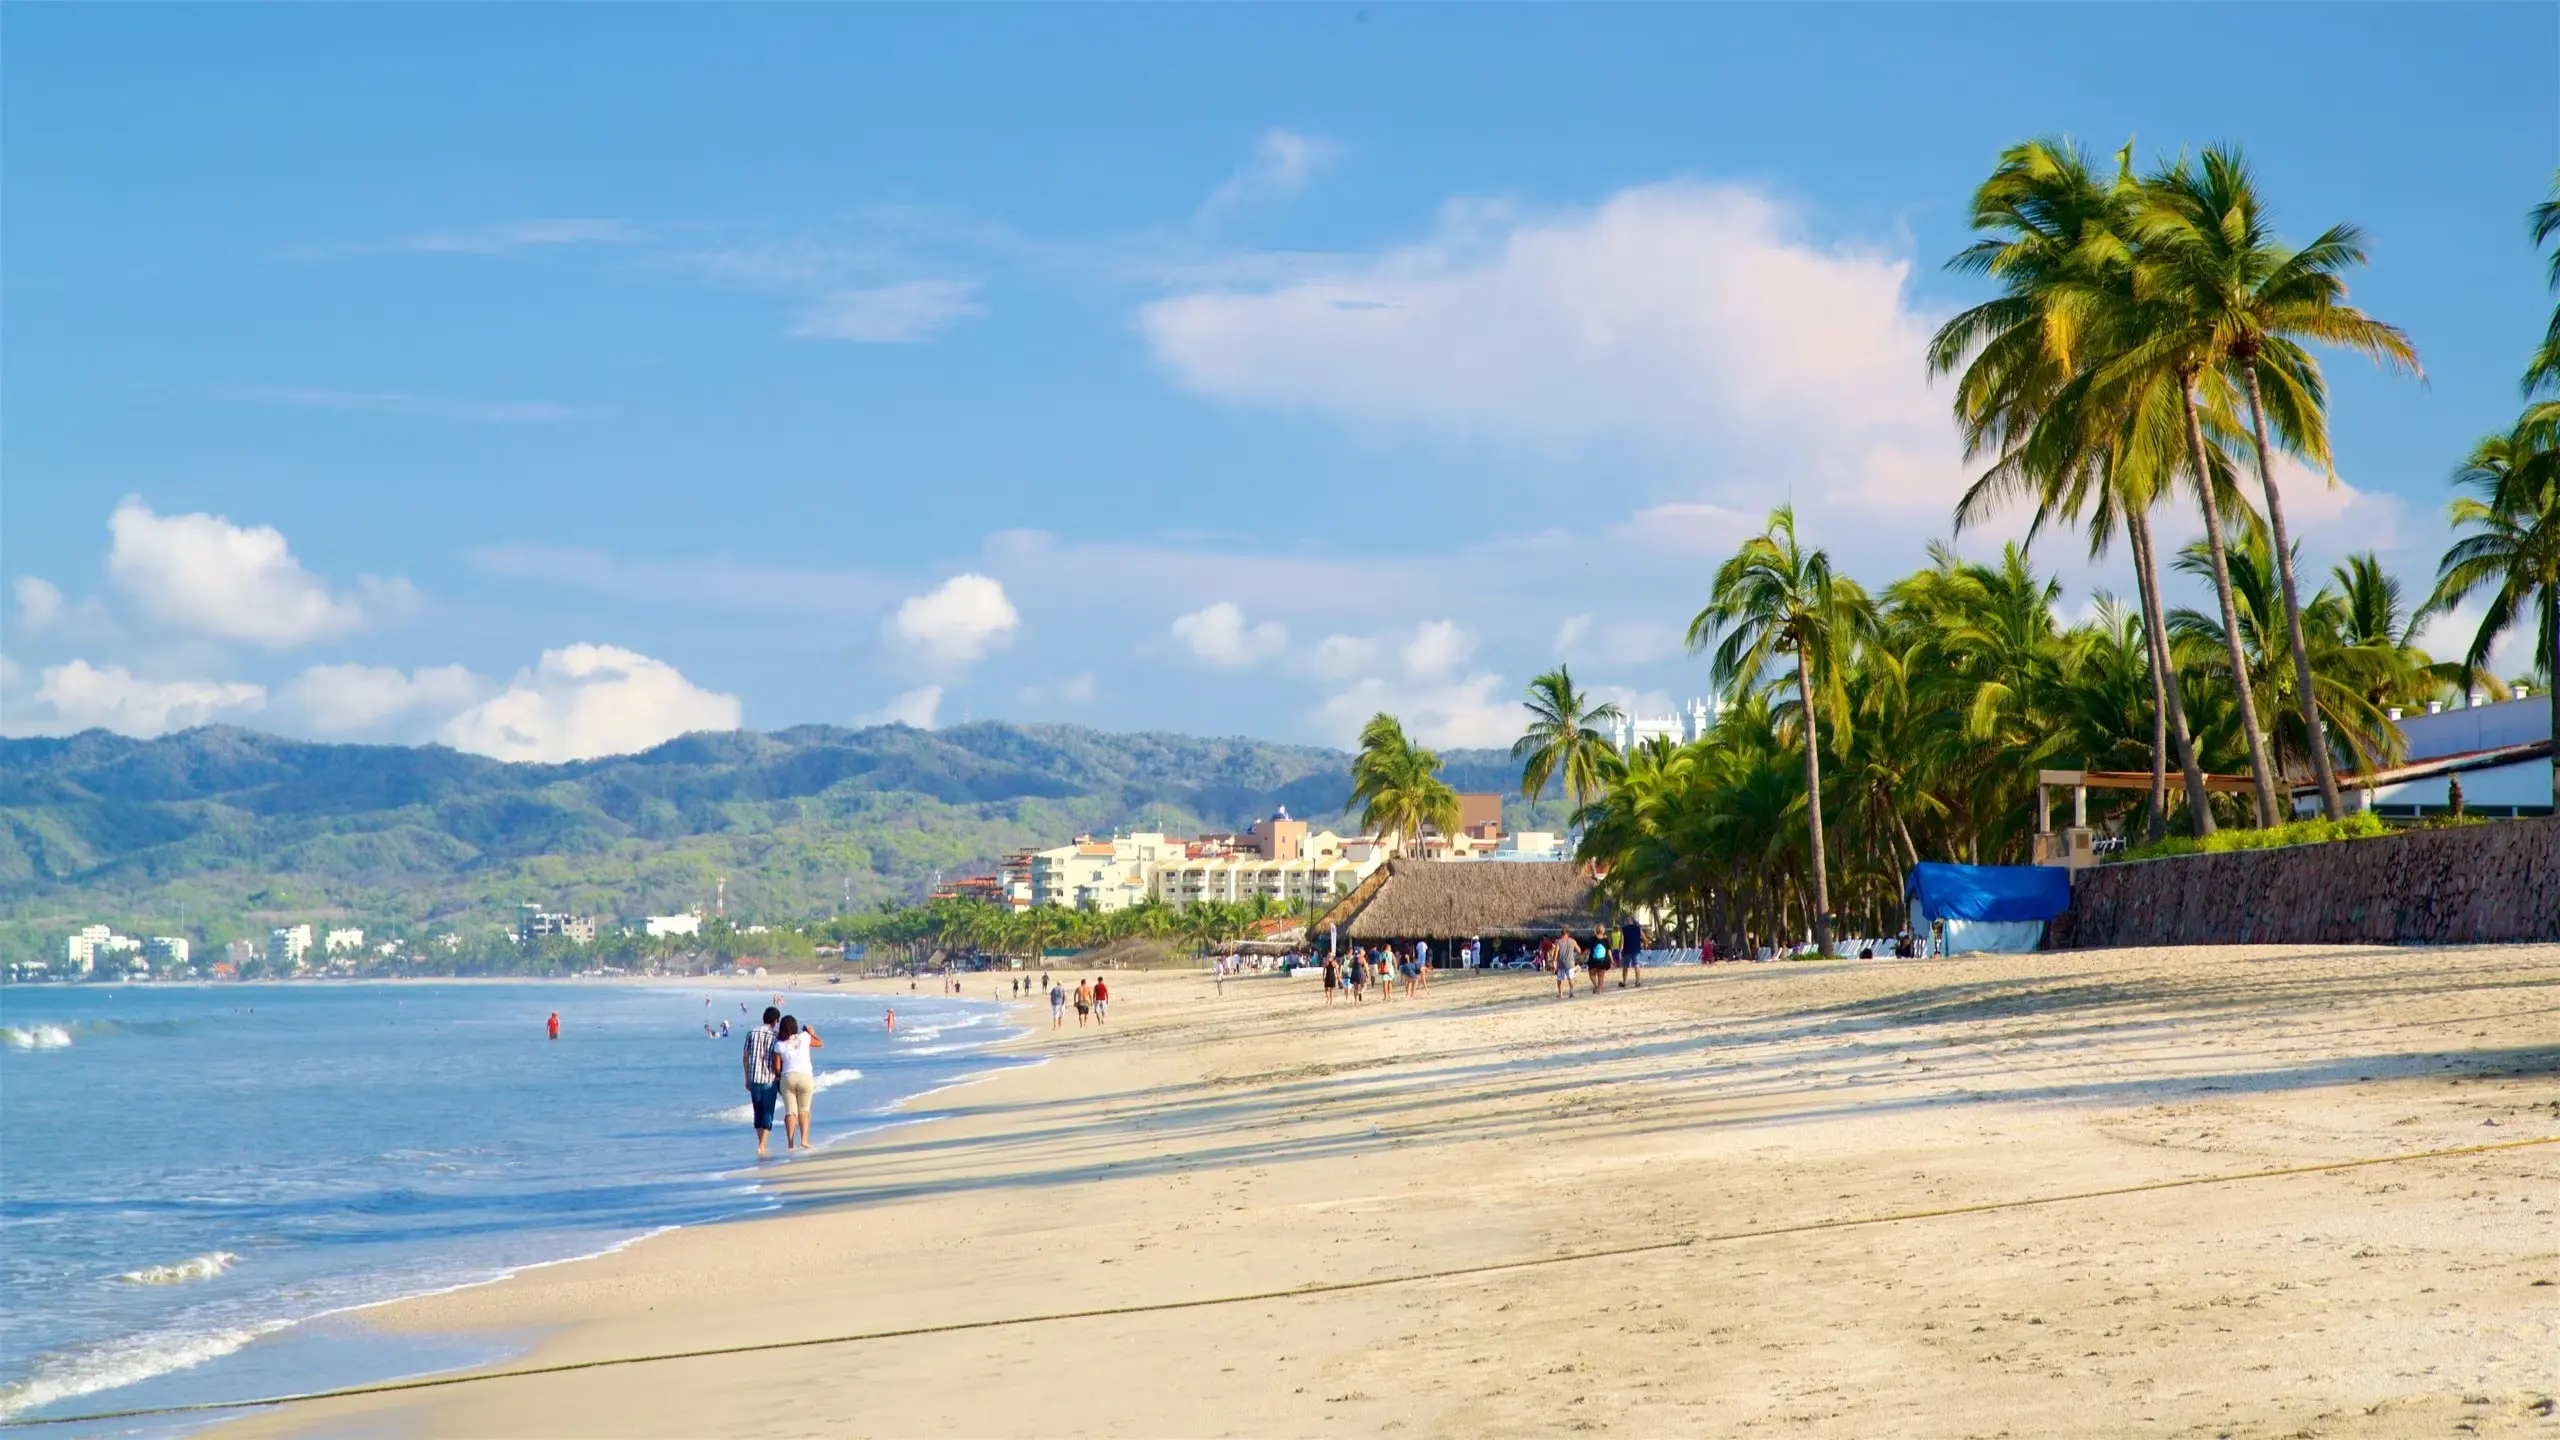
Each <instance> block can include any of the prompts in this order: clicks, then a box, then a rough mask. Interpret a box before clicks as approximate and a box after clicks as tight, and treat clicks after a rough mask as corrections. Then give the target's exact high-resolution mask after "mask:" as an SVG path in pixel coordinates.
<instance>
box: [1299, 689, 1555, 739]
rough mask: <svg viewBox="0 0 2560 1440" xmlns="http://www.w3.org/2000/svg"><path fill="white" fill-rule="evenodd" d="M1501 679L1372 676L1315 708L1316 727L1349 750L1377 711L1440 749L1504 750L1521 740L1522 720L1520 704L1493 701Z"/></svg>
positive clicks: (1499, 700) (1501, 699) (1416, 737)
mask: <svg viewBox="0 0 2560 1440" xmlns="http://www.w3.org/2000/svg"><path fill="white" fill-rule="evenodd" d="M1501 686H1502V677H1500V676H1498V675H1470V676H1468V677H1466V678H1465V679H1463V680H1451V681H1446V682H1441V683H1423V684H1417V683H1412V682H1409V681H1404V680H1400V679H1397V678H1393V677H1388V676H1380V675H1373V676H1370V677H1368V678H1366V679H1363V680H1360V681H1357V682H1355V683H1354V684H1352V685H1350V686H1349V687H1347V688H1345V689H1342V690H1338V691H1336V692H1334V693H1333V694H1331V695H1328V696H1326V697H1325V699H1324V703H1323V704H1321V705H1319V706H1317V707H1316V711H1315V714H1314V716H1313V717H1312V719H1313V723H1314V725H1315V728H1316V730H1317V732H1318V733H1319V734H1321V735H1322V736H1323V737H1324V738H1325V739H1326V740H1328V741H1331V742H1332V743H1334V744H1337V745H1348V744H1350V743H1351V741H1352V740H1353V739H1354V738H1356V737H1357V736H1358V735H1359V733H1360V727H1361V726H1362V725H1364V724H1366V723H1368V719H1369V717H1370V716H1372V715H1375V714H1377V713H1378V712H1380V711H1385V712H1386V713H1387V714H1390V715H1393V716H1395V717H1396V718H1397V719H1399V720H1401V721H1403V722H1404V727H1405V731H1406V733H1408V734H1410V735H1412V736H1413V737H1414V738H1415V739H1416V740H1419V741H1420V742H1422V743H1423V744H1425V745H1431V746H1437V747H1440V748H1444V749H1447V748H1468V747H1476V746H1497V745H1508V744H1510V743H1511V742H1512V741H1514V740H1517V739H1519V738H1520V729H1521V726H1522V725H1523V724H1524V723H1525V717H1524V716H1523V715H1522V713H1521V709H1520V705H1519V702H1518V701H1516V700H1512V699H1509V698H1507V697H1500V698H1498V697H1497V694H1496V692H1497V691H1499V690H1500V689H1501Z"/></svg>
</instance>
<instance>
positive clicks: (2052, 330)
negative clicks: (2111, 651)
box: [1929, 139, 2213, 841]
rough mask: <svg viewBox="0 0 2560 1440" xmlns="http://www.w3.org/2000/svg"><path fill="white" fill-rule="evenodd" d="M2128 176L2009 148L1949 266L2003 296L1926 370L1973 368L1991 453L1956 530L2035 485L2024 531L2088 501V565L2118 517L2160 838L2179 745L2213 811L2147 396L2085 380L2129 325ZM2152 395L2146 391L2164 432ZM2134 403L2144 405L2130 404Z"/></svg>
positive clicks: (1961, 416)
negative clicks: (2161, 547)
mask: <svg viewBox="0 0 2560 1440" xmlns="http://www.w3.org/2000/svg"><path fill="white" fill-rule="evenodd" d="M2131 169H2132V147H2130V146H2127V147H2126V149H2125V150H2124V151H2123V152H2120V153H2119V154H2118V156H2117V178H2116V180H2115V182H2114V183H2113V184H2112V185H2109V184H2106V183H2103V182H2101V181H2100V180H2098V179H2097V177H2096V175H2095V174H2094V172H2093V171H2092V169H2091V167H2090V165H2089V163H2088V160H2087V159H2086V158H2085V157H2084V156H2083V155H2082V154H2081V153H2080V151H2079V149H2078V147H2076V146H2075V145H2073V144H2072V143H2071V142H2070V141H2069V140H2064V139H2045V140H2031V141H2028V142H2026V143H2024V144H2021V145H2017V146H2013V147H2011V149H2009V150H2008V151H2007V152H2006V153H2004V154H2003V155H2002V156H2001V158H2000V163H1999V166H1998V167H1997V168H1996V169H1995V170H1994V171H1993V172H1992V174H1991V177H1990V178H1989V179H1988V180H1986V181H1984V182H1983V184H1982V186H1981V188H1980V189H1978V190H1977V191H1975V193H1974V199H1973V226H1974V228H1975V229H1976V230H1977V231H1981V232H1984V233H1985V235H1986V238H1984V239H1982V240H1980V241H1977V242H1976V243H1975V244H1973V245H1972V246H1970V247H1968V248H1967V249H1965V250H1964V251H1962V252H1959V253H1958V254H1957V255H1956V256H1955V258H1954V259H1952V260H1950V261H1949V262H1948V268H1949V269H1952V270H1958V271H1963V272H1968V273H1975V274H1982V275H1987V276H1991V277H1993V278H1996V279H1998V280H1999V281H2000V282H2001V285H2002V293H2001V294H2000V295H1999V296H1998V297H1997V298H1995V299H1993V300H1989V301H1985V302H1984V303H1982V304H1980V305H1977V306H1974V307H1973V308H1972V309H1970V310H1967V311H1964V312H1963V313H1961V314H1959V315H1957V316H1956V317H1955V318H1954V319H1951V320H1949V321H1948V322H1947V323H1946V324H1945V325H1944V326H1942V327H1940V329H1939V331H1938V333H1937V334H1936V336H1934V337H1933V338H1932V340H1931V342H1930V350H1929V368H1930V371H1931V373H1933V374H1944V373H1946V372H1948V371H1950V370H1953V369H1955V368H1956V367H1957V365H1959V364H1962V365H1963V366H1964V369H1963V374H1962V376H1961V377H1960V378H1959V380H1958V382H1957V386H1956V395H1955V409H1956V416H1957V419H1958V420H1959V422H1960V423H1961V424H1962V425H1963V427H1964V433H1965V442H1966V453H1967V455H1968V457H1978V456H1981V455H1985V454H1992V455H1996V456H1997V457H1998V458H1997V462H1996V463H1995V464H1994V465H1993V466H1992V467H1991V469H1990V470H1989V471H1987V472H1986V473H1985V474H1984V475H1983V476H1982V477H1981V478H1980V479H1979V480H1977V481H1976V482H1975V484H1974V485H1973V486H1972V488H1971V489H1969V490H1968V491H1967V492H1966V494H1965V496H1964V498H1963V500H1962V501H1960V502H1959V503H1958V505H1957V507H1956V515H1955V528H1956V530H1957V531H1958V532H1959V533H1961V532H1962V531H1963V530H1964V529H1965V528H1966V527H1967V526H1968V525H1969V524H1972V523H1974V522H1975V521H1978V520H1980V519H1982V518H1985V517H1986V516H1987V515H1988V514H1989V513H1990V511H1991V510H1992V509H1993V508H1995V507H1996V506H1998V505H1999V504H2001V503H2004V502H2006V501H2008V500H2010V499H2013V498H2017V497H2018V496H2020V495H2022V494H2032V495H2033V496H2034V497H2035V499H2036V512H2035V517H2034V519H2033V521H2032V522H2031V523H2030V526H2029V530H2028V533H2029V535H2030V536H2033V535H2034V534H2036V533H2038V532H2040V531H2041V530H2042V529H2043V527H2044V525H2045V523H2046V522H2047V521H2048V519H2054V518H2059V519H2063V520H2076V519H2077V518H2078V517H2079V516H2080V514H2081V513H2082V512H2083V511H2084V510H2085V511H2087V512H2088V514H2089V517H2090V518H2089V521H2088V525H2089V550H2090V554H2091V556H2092V558H2095V557H2096V556H2097V555H2099V554H2101V553H2103V552H2104V550H2105V549H2106V546H2107V543H2108V540H2109V537H2110V536H2111V535H2112V533H2113V531H2114V529H2115V526H2116V524H2117V523H2118V520H2119V519H2121V522H2122V524H2123V526H2124V529H2125V533H2126V538H2127V540H2128V541H2129V544H2130V548H2131V550H2132V552H2133V565H2134V573H2135V578H2136V580H2137V582H2138V585H2137V595H2138V599H2139V603H2140V607H2141V613H2142V628H2143V643H2144V648H2145V651H2146V653H2147V654H2148V655H2149V656H2150V661H2151V665H2150V670H2151V675H2150V685H2151V688H2152V729H2153V740H2152V746H2151V755H2150V760H2151V775H2152V782H2151V792H2152V793H2151V810H2150V816H2151V818H2150V824H2151V827H2152V836H2151V838H2152V839H2153V840H2155V841H2156V840H2157V839H2159V838H2160V832H2161V828H2162V826H2163V825H2164V823H2165V819H2164V815H2165V811H2166V808H2167V805H2166V782H2167V773H2168V765H2169V763H2170V756H2171V754H2172V753H2174V754H2175V755H2176V757H2177V763H2178V765H2179V767H2180V769H2181V770H2182V771H2183V772H2184V774H2185V779H2186V787H2187V800H2188V810H2189V813H2190V814H2191V815H2192V816H2193V817H2194V824H2195V825H2196V827H2197V833H2199V834H2208V835H2209V834H2211V833H2212V832H2213V810H2212V807H2211V806H2210V805H2209V804H2208V803H2207V794H2206V791H2205V784H2204V772H2203V768H2202V767H2201V766H2200V765H2199V764H2198V763H2197V760H2196V755H2195V745H2194V741H2193V738H2192V737H2191V736H2190V735H2189V734H2188V731H2187V721H2186V702H2185V697H2184V696H2183V695H2181V694H2180V693H2179V687H2178V674H2177V671H2176V669H2175V668H2174V667H2173V666H2171V665H2170V664H2169V663H2168V648H2167V647H2168V634H2167V629H2166V621H2165V611H2164V609H2163V607H2162V603H2161V599H2160V592H2159V586H2158V584H2157V580H2156V576H2157V560H2156V558H2155V556H2154V555H2153V552H2152V545H2151V527H2150V521H2149V512H2150V509H2151V507H2152V505H2153V504H2155V503H2156V501H2157V498H2158V497H2159V496H2160V495H2161V494H2163V493H2164V492H2165V490H2166V488H2167V486H2166V481H2167V478H2168V469H2169V467H2168V466H2167V465H2165V464H2164V463H2163V455H2162V447H2161V446H2159V445H2158V444H2156V443H2155V444H2153V445H2151V446H2148V447H2145V446H2141V445H2136V444H2132V443H2129V441H2130V440H2131V439H2133V438H2135V437H2136V436H2138V435H2139V434H2140V430H2139V427H2138V424H2136V423H2135V422H2138V421H2139V420H2140V419H2141V418H2142V415H2143V410H2142V406H2141V405H2140V403H2139V402H2140V401H2141V400H2142V399H2143V398H2145V397H2144V393H2143V392H2142V391H2141V390H2139V389H2134V390H2119V391H2116V392H2107V393H2093V392H2092V391H2091V390H2090V388H2089V387H2088V385H2087V384H2086V383H2085V379H2084V377H2085V375H2086V374H2087V372H2088V371H2089V370H2090V369H2091V367H2092V366H2093V364H2094V362H2095V360H2096V359H2098V358H2099V352H2098V349H2097V346H2098V345H2101V344H2103V343H2104V342H2105V340H2106V339H2107V337H2109V336H2111V335H2114V334H2117V333H2120V332H2121V331H2122V329H2123V326H2122V325H2121V324H2120V323H2114V321H2115V317H2116V316H2118V315H2119V314H2120V313H2121V312H2122V311H2123V310H2124V309H2125V308H2126V301H2127V297H2128V295H2129V293H2130V292H2129V286H2130V276H2131V273H2132V271H2131V260H2132V250H2131V248H2130V246H2129V245H2128V244H2127V243H2126V240H2125V234H2126V232H2127V231H2128V230H2129V229H2130V228H2131V222H2132V219H2133V215H2134V203H2135V199H2136V197H2137V195H2138V193H2139V187H2138V186H2137V185H2136V184H2135V183H2134V181H2133V178H2132V174H2131ZM1968 356H1970V359H1968V358H1967V357H1968ZM2157 388H2158V387H2156V386H2154V387H2152V388H2151V394H2150V398H2151V399H2152V401H2153V404H2152V405H2151V411H2152V414H2151V417H2150V418H2151V419H2152V420H2153V421H2154V423H2155V426H2156V423H2157V421H2158V419H2159V418H2160V417H2159V414H2158V411H2159V406H2158V404H2157ZM2128 400H2131V401H2133V402H2135V403H2134V404H2133V405H2132V406H2131V408H2129V409H2127V408H2124V407H2125V404H2126V402H2127V401H2128ZM2111 404H2112V406H2113V407H2114V410H2113V412H2112V413H2111V410H2110V405H2111ZM2129 427H2131V428H2129Z"/></svg>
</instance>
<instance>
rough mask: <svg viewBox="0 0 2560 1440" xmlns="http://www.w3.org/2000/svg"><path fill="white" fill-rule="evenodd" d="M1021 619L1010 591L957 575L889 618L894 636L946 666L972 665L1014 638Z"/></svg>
mask: <svg viewBox="0 0 2560 1440" xmlns="http://www.w3.org/2000/svg"><path fill="white" fill-rule="evenodd" d="M1021 626H1022V616H1021V614H1020V613H1019V612H1018V611H1016V610H1015V609H1014V608H1013V602H1012V601H1011V600H1008V599H1006V598H1005V594H1004V586H1002V585H1000V584H998V583H997V582H996V581H994V580H993V579H990V578H989V577H987V576H984V575H975V574H971V575H954V576H952V577H951V578H950V579H948V580H945V581H944V582H942V584H941V585H940V586H939V587H937V588H935V589H933V590H928V591H926V592H925V593H924V594H922V595H914V596H910V597H908V599H907V602H906V603H905V604H903V605H900V606H899V607H898V613H897V614H895V615H893V616H891V617H890V618H889V633H890V634H891V635H892V636H894V637H895V638H897V639H899V640H903V641H905V642H906V643H908V644H910V645H913V646H915V647H916V648H918V649H920V650H922V651H924V652H925V653H926V654H928V655H930V656H932V657H933V658H935V659H937V660H940V661H942V662H943V663H945V664H952V665H966V664H968V663H970V662H972V661H975V660H978V659H980V658H982V657H984V656H985V655H986V653H987V651H988V650H990V649H992V648H994V647H995V646H998V645H1001V644H1003V643H1004V642H1005V641H1006V640H1008V639H1010V638H1011V637H1012V635H1013V632H1014V631H1016V630H1018V629H1020V628H1021Z"/></svg>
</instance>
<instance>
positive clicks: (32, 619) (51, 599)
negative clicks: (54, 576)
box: [10, 575, 63, 635]
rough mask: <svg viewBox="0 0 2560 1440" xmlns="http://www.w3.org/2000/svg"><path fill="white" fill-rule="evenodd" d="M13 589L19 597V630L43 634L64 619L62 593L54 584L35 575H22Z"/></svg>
mask: <svg viewBox="0 0 2560 1440" xmlns="http://www.w3.org/2000/svg"><path fill="white" fill-rule="evenodd" d="M10 588H11V589H13V590H15V591H16V592H17V595H18V628H19V629H20V630H22V631H25V632H26V633H28V634H31V635H32V634H41V633H43V632H44V631H46V630H49V629H51V628H53V626H54V624H55V623H56V622H57V621H59V620H61V619H62V610H63V602H62V592H61V591H60V590H57V589H55V588H54V586H53V582H52V581H49V580H45V579H42V578H40V577H38V576H34V575H21V576H19V577H18V578H17V581H16V583H15V584H13V585H12V586H11V587H10Z"/></svg>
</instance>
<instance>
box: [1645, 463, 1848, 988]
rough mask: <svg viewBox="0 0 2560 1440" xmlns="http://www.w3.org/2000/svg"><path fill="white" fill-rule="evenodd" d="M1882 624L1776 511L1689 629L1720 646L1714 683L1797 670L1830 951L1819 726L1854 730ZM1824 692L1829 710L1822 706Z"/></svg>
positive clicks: (1816, 873)
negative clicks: (1858, 675) (1863, 674)
mask: <svg viewBox="0 0 2560 1440" xmlns="http://www.w3.org/2000/svg"><path fill="white" fill-rule="evenodd" d="M1873 626H1874V607H1873V605H1872V604H1870V602H1869V601H1868V599H1867V592H1866V591H1864V590H1861V589H1860V588H1858V582H1856V581H1855V580H1851V579H1849V578H1847V577H1846V576H1842V575H1836V574H1834V573H1833V572H1832V569H1831V556H1830V555H1829V554H1828V553H1827V552H1825V551H1821V550H1811V551H1808V550H1806V549H1804V548H1803V547H1802V546H1801V545H1799V544H1798V543H1797V540H1796V514H1795V508H1794V507H1793V506H1789V505H1781V506H1779V507H1778V508H1777V509H1775V510H1773V511H1771V512H1769V528H1768V529H1767V530H1766V531H1765V532H1763V533H1761V534H1758V535H1754V536H1752V537H1751V538H1750V539H1748V540H1746V541H1744V542H1743V543H1742V548H1741V549H1740V550H1738V551H1736V552H1734V555H1733V557H1732V558H1731V559H1729V560H1727V561H1725V562H1724V564H1723V566H1722V567H1721V568H1719V569H1718V570H1717V571H1716V578H1715V584H1714V587H1713V589H1712V590H1711V592H1710V598H1709V600H1708V602H1707V608H1705V609H1704V610H1701V611H1699V612H1698V614H1697V617H1696V618H1695V619H1693V620H1691V621H1690V622H1689V636H1688V639H1689V648H1690V649H1691V650H1692V651H1697V650H1704V649H1706V648H1707V647H1708V646H1709V645H1711V644H1716V637H1717V635H1719V634H1721V635H1722V636H1723V637H1724V639H1723V643H1722V644H1719V645H1716V652H1715V672H1714V673H1715V682H1716V683H1717V684H1718V685H1721V686H1727V687H1730V688H1732V689H1733V690H1734V691H1735V692H1736V693H1737V694H1740V693H1742V692H1745V691H1749V690H1754V689H1757V688H1759V686H1760V685H1761V684H1762V683H1763V682H1764V681H1766V680H1767V679H1768V678H1769V671H1770V669H1771V668H1772V666H1773V665H1774V664H1775V663H1776V661H1777V657H1779V656H1781V655H1785V656H1788V657H1791V658H1792V659H1793V661H1794V664H1795V672H1796V674H1795V680H1796V702H1797V705H1798V706H1799V710H1798V714H1799V716H1800V720H1801V723H1800V724H1799V726H1798V729H1799V731H1800V732H1801V737H1802V743H1803V746H1804V789H1805V824H1806V829H1807V832H1808V838H1807V842H1806V847H1805V848H1806V855H1807V857H1808V861H1809V865H1810V870H1811V875H1812V881H1813V894H1812V896H1811V897H1810V903H1809V904H1808V905H1807V907H1806V908H1807V909H1808V911H1809V912H1810V917H1809V918H1810V919H1811V920H1812V922H1813V940H1814V944H1815V945H1817V946H1819V947H1821V948H1822V949H1824V950H1828V949H1830V947H1831V882H1830V874H1829V870H1828V867H1827V865H1826V863H1825V859H1824V856H1823V840H1822V757H1821V749H1822V745H1821V739H1820V735H1819V733H1818V729H1817V726H1816V724H1815V719H1816V715H1817V713H1818V711H1827V712H1828V713H1829V715H1830V718H1831V726H1832V730H1833V731H1834V733H1835V736H1836V735H1838V734H1839V733H1841V732H1845V731H1847V730H1848V728H1849V705H1848V697H1847V692H1846V690H1845V688H1844V687H1843V683H1842V682H1843V681H1844V679H1845V678H1846V675H1847V672H1848V669H1849V656H1850V651H1851V649H1852V647H1853V646H1854V645H1855V643H1856V641H1857V640H1858V638H1859V637H1860V636H1862V635H1864V634H1865V633H1867V631H1869V630H1870V629H1872V628H1873ZM1817 690H1818V691H1819V695H1820V704H1819V705H1817V703H1816V694H1817Z"/></svg>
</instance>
